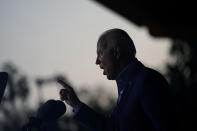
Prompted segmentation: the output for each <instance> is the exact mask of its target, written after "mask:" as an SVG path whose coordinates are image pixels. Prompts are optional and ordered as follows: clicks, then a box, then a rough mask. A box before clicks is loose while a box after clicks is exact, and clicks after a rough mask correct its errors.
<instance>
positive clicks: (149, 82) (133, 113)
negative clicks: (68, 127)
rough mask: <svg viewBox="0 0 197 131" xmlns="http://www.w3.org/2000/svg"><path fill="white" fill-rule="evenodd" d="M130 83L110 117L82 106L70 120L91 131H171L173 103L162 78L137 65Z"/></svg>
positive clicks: (173, 115)
mask: <svg viewBox="0 0 197 131" xmlns="http://www.w3.org/2000/svg"><path fill="white" fill-rule="evenodd" d="M130 79H131V82H132V84H131V86H130V87H128V88H126V89H125V91H124V92H123V94H122V98H121V100H120V102H119V103H118V104H117V105H116V107H115V108H114V110H113V112H112V114H111V115H110V116H108V117H105V116H103V115H100V114H98V113H96V112H95V111H94V110H92V109H90V108H89V107H88V106H87V105H85V104H84V105H83V106H82V107H81V108H80V110H79V112H78V113H76V114H75V116H74V118H75V119H76V120H77V121H79V122H81V123H82V124H84V125H86V126H88V127H90V128H91V129H93V130H94V131H171V130H174V131H175V130H176V129H175V126H176V124H175V122H176V120H175V114H174V107H173V100H172V97H171V93H170V89H169V86H168V83H167V81H166V80H165V78H164V77H163V76H162V75H161V74H159V73H158V72H156V71H154V70H152V69H150V68H147V67H144V66H143V65H142V64H141V63H140V62H138V63H137V64H136V66H135V71H134V72H132V75H131V78H130Z"/></svg>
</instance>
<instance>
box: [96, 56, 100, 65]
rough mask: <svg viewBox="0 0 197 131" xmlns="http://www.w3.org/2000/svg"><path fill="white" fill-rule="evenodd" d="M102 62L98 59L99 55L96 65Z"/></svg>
mask: <svg viewBox="0 0 197 131" xmlns="http://www.w3.org/2000/svg"><path fill="white" fill-rule="evenodd" d="M100 63H101V61H100V60H99V59H98V57H97V58H96V65H99V64H100Z"/></svg>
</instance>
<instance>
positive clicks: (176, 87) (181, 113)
mask: <svg viewBox="0 0 197 131" xmlns="http://www.w3.org/2000/svg"><path fill="white" fill-rule="evenodd" d="M196 51H197V44H196V43H195V42H187V43H186V42H183V41H179V40H175V41H173V42H172V46H171V49H170V54H171V56H172V57H173V64H169V65H167V69H168V71H167V76H168V78H169V83H170V86H171V89H172V92H173V95H174V98H175V102H176V111H177V115H178V117H179V120H180V125H181V127H182V129H185V130H190V131H192V130H197V128H196V126H195V124H196V123H195V119H196V117H197V95H196V93H197V54H196V53H197V52H196ZM194 127H195V128H194Z"/></svg>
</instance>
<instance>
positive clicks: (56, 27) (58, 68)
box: [0, 0, 170, 106]
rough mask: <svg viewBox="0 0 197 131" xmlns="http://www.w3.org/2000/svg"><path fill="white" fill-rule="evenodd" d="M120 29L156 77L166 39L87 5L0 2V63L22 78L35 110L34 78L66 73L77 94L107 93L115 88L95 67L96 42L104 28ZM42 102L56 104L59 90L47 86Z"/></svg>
mask: <svg viewBox="0 0 197 131" xmlns="http://www.w3.org/2000/svg"><path fill="white" fill-rule="evenodd" d="M111 28H121V29H124V30H125V31H127V32H128V34H129V35H130V36H131V38H132V39H133V41H134V43H135V45H136V49H137V58H138V59H139V60H140V61H142V62H143V63H144V64H145V65H147V66H149V67H153V68H154V69H157V70H159V71H161V72H164V70H165V64H166V62H167V59H168V57H169V56H168V50H169V46H170V45H169V43H170V41H169V40H168V39H156V38H153V37H151V36H150V35H149V33H148V31H147V29H146V28H144V27H141V28H140V27H137V26H135V25H134V24H132V23H130V22H128V21H127V20H126V19H124V18H122V17H120V16H118V15H117V14H115V13H113V12H111V11H110V10H108V9H106V8H104V7H101V6H100V5H98V4H97V3H94V2H92V1H88V0H31V1H30V0H17V1H16V0H0V64H2V63H5V62H8V61H10V62H12V63H14V64H15V65H17V67H18V68H19V69H20V70H21V71H22V72H24V73H25V74H27V76H28V77H29V80H30V81H29V82H30V84H31V97H30V103H31V104H32V106H34V105H36V102H37V101H38V95H37V94H38V92H37V90H35V87H36V85H35V79H36V78H37V77H50V76H52V75H54V74H57V73H61V74H65V75H66V76H67V78H68V80H69V81H70V82H71V83H72V84H73V86H74V87H75V88H76V89H79V88H82V87H89V88H96V87H98V86H102V87H106V89H107V90H108V91H109V92H110V93H112V94H113V95H114V96H115V97H116V95H117V94H116V93H117V91H116V84H115V82H114V81H108V80H106V77H105V76H103V74H102V71H101V70H100V68H99V67H98V66H96V65H95V59H96V43H97V39H98V37H99V35H100V34H101V33H102V32H104V31H105V30H107V29H111ZM46 86H47V87H48V88H44V89H43V90H42V93H43V94H44V96H43V98H44V99H45V100H47V99H52V98H53V99H58V98H59V96H58V93H59V89H60V88H59V87H57V85H56V84H50V85H46Z"/></svg>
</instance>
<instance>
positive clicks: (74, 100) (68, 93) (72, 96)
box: [57, 80, 81, 108]
mask: <svg viewBox="0 0 197 131" xmlns="http://www.w3.org/2000/svg"><path fill="white" fill-rule="evenodd" d="M57 82H58V83H59V84H60V85H62V86H63V87H64V89H61V90H60V98H61V100H62V101H66V103H67V104H68V105H70V106H71V107H73V108H76V107H77V105H79V104H80V103H81V101H80V100H79V98H78V97H77V95H76V93H75V91H74V90H73V88H72V87H71V86H70V85H68V84H67V83H65V82H64V81H62V80H58V81H57Z"/></svg>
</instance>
